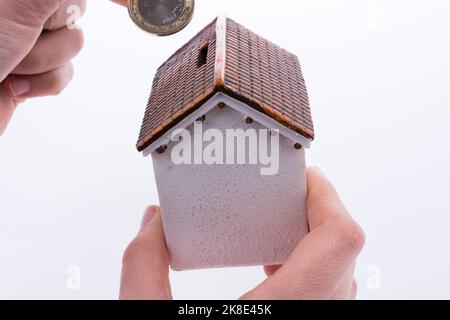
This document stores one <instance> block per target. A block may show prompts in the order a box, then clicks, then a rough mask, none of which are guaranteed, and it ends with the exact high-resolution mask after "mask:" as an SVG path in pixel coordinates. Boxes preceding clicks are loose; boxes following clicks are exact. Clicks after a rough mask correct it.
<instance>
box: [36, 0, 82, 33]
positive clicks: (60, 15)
mask: <svg viewBox="0 0 450 320" xmlns="http://www.w3.org/2000/svg"><path fill="white" fill-rule="evenodd" d="M86 4H87V3H86V0H67V1H66V2H64V3H62V4H61V5H60V6H59V8H58V10H56V12H55V13H53V14H52V16H51V17H50V18H49V19H48V20H47V21H46V22H45V24H44V29H45V30H57V29H60V28H62V27H65V26H70V25H72V24H73V23H74V22H75V21H76V20H78V19H79V18H81V17H82V16H83V14H84V13H85V11H86Z"/></svg>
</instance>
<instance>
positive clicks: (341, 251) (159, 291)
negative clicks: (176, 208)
mask: <svg viewBox="0 0 450 320" xmlns="http://www.w3.org/2000/svg"><path fill="white" fill-rule="evenodd" d="M307 178H308V179H307V181H308V199H307V208H308V220H309V224H310V228H311V232H310V233H309V234H308V235H307V236H306V237H305V239H303V240H302V241H301V242H300V243H299V245H298V246H297V248H296V249H295V250H294V252H293V253H292V254H291V256H290V257H289V258H288V260H287V261H286V263H285V264H284V265H282V266H266V267H265V268H264V269H265V271H266V274H267V279H266V280H265V281H264V282H263V283H261V284H260V285H259V286H258V287H256V288H255V289H253V290H251V291H250V292H248V293H246V294H244V295H243V296H242V297H241V299H243V300H280V299H284V300H306V299H309V300H311V299H314V300H316V299H320V300H322V299H334V300H345V299H354V298H355V296H356V291H357V288H356V282H355V280H354V277H353V272H354V268H355V262H356V258H357V257H358V255H359V253H360V251H361V250H362V248H363V246H364V233H363V231H362V230H361V228H360V227H359V226H358V224H357V223H356V222H355V221H354V220H353V219H352V218H351V217H350V215H349V213H348V212H347V210H346V209H345V207H344V205H343V204H342V202H341V200H340V199H339V195H338V193H337V191H336V190H335V188H334V187H333V185H332V184H331V183H330V182H329V181H328V179H327V178H326V177H325V176H324V174H323V173H322V171H321V170H320V169H318V168H310V169H308V171H307ZM120 298H121V299H124V300H150V299H157V300H164V299H172V294H171V288H170V283H169V254H168V251H167V247H166V243H165V238H164V232H163V228H162V220H161V216H160V212H159V208H158V207H155V206H152V207H150V208H148V209H147V211H146V212H145V214H144V218H143V221H142V226H141V230H140V231H139V234H138V235H137V237H136V238H135V239H134V240H133V241H132V242H131V244H130V245H129V246H128V248H127V249H126V251H125V254H124V256H123V267H122V279H121V289H120Z"/></svg>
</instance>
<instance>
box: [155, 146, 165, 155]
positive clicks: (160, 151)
mask: <svg viewBox="0 0 450 320" xmlns="http://www.w3.org/2000/svg"><path fill="white" fill-rule="evenodd" d="M166 151H167V145H165V144H164V145H162V146H160V147H159V148H158V149H156V152H157V153H159V154H163V153H164V152H166Z"/></svg>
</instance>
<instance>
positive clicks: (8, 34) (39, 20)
mask: <svg viewBox="0 0 450 320" xmlns="http://www.w3.org/2000/svg"><path fill="white" fill-rule="evenodd" d="M64 1H65V0H34V1H29V0H15V1H0V15H1V16H2V18H3V19H2V20H1V22H0V39H1V43H2V51H1V52H0V82H2V81H3V80H4V79H5V78H6V76H7V75H8V74H9V73H10V72H11V71H12V70H13V69H14V67H15V66H16V65H17V64H18V63H19V62H20V61H21V60H22V59H23V58H24V57H25V56H26V55H27V53H28V52H29V51H30V50H31V48H32V47H33V45H34V43H35V42H36V40H37V39H38V37H39V36H40V34H41V32H42V27H43V25H44V23H45V21H47V19H48V18H50V16H51V15H52V14H53V13H54V12H55V11H56V10H57V9H58V7H59V5H60V4H61V3H62V2H64Z"/></svg>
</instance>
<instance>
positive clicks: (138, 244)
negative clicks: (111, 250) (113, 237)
mask: <svg viewBox="0 0 450 320" xmlns="http://www.w3.org/2000/svg"><path fill="white" fill-rule="evenodd" d="M144 248H145V243H144V241H143V239H142V237H139V236H138V237H136V238H135V239H134V240H133V241H131V243H130V244H129V245H128V247H127V248H126V249H125V251H124V253H123V256H122V264H127V263H129V262H130V261H132V260H133V259H134V258H135V257H136V256H138V255H139V253H141V252H143V250H144Z"/></svg>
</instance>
